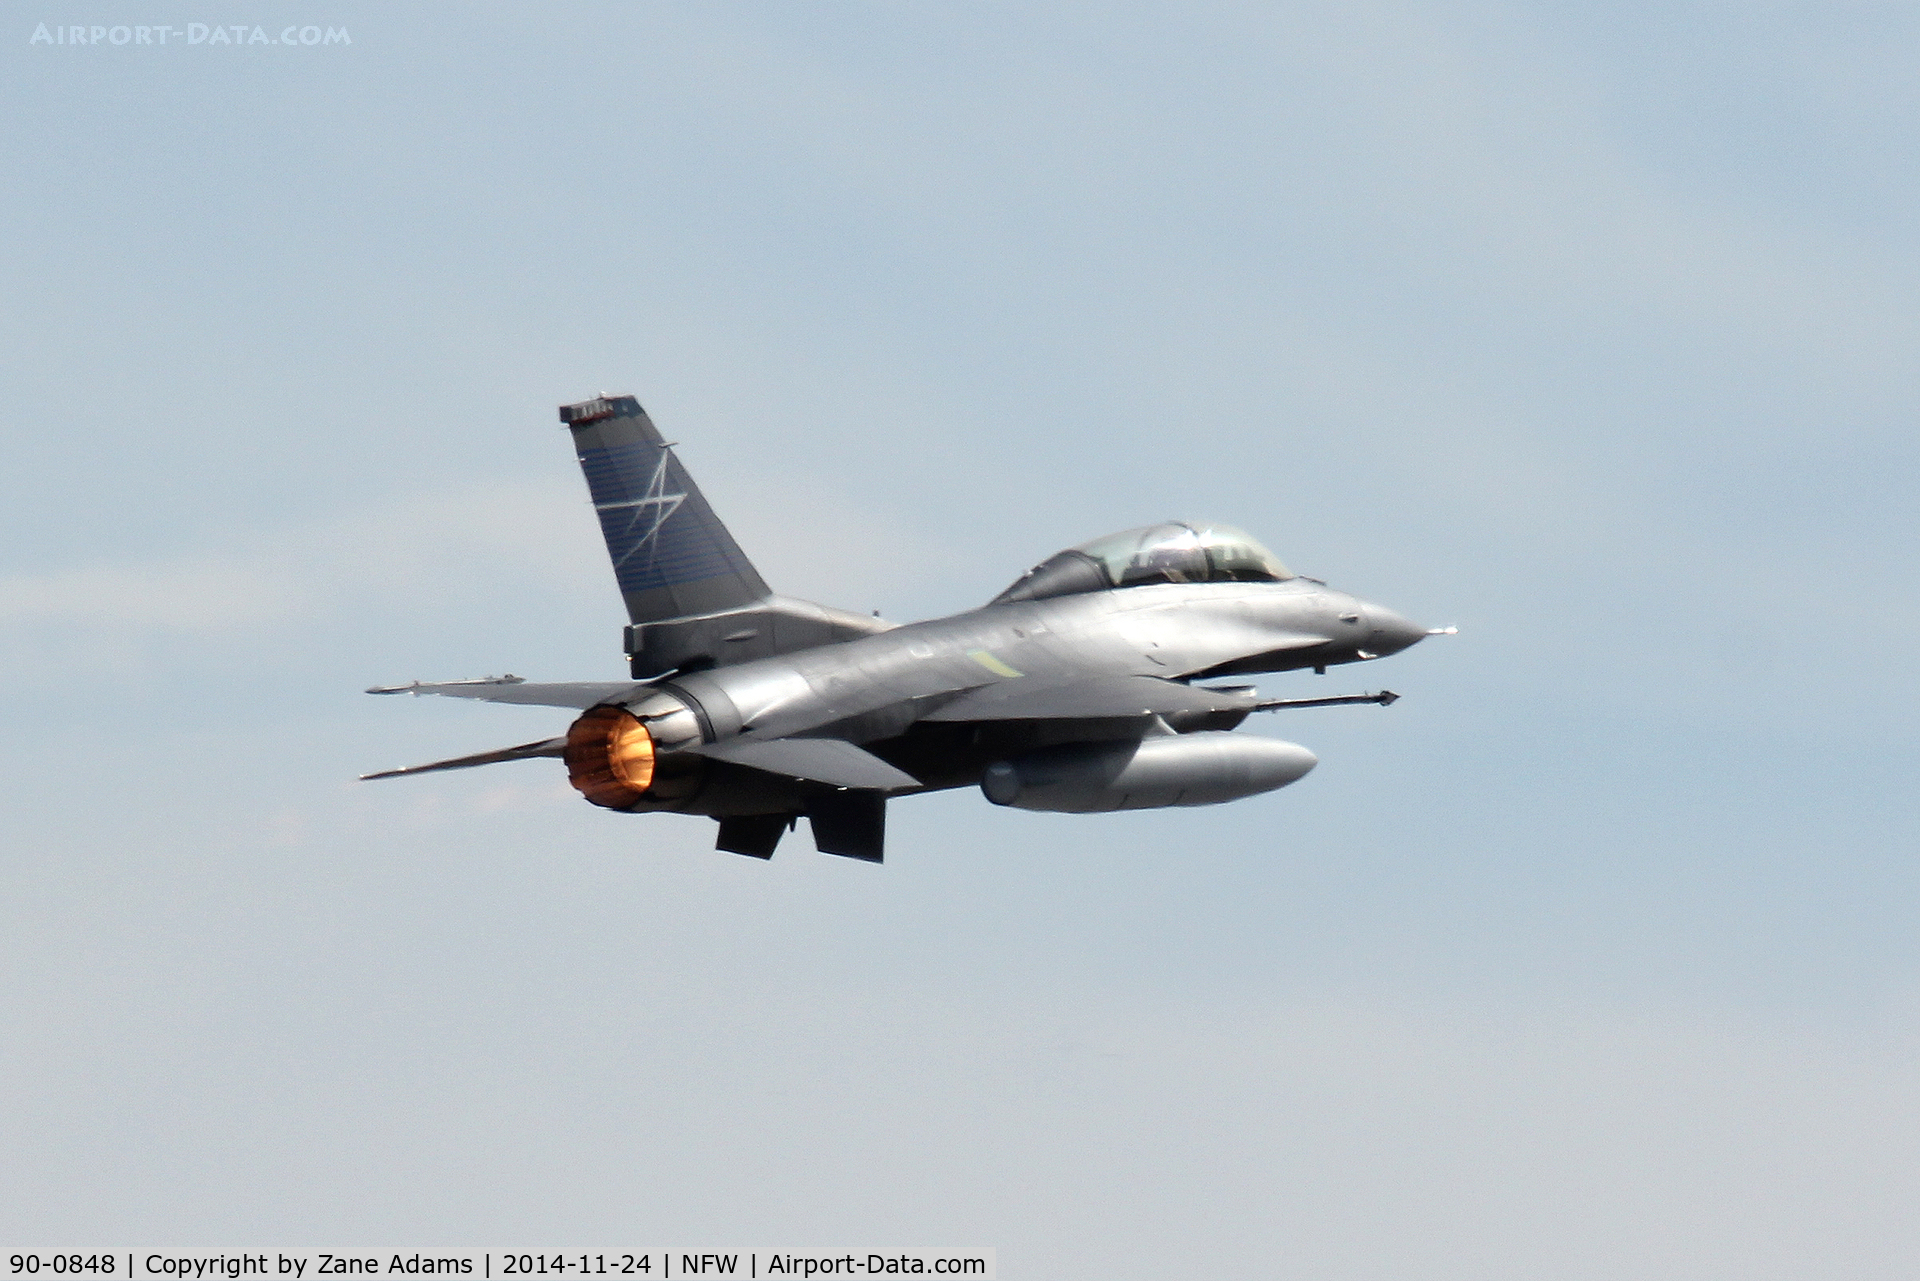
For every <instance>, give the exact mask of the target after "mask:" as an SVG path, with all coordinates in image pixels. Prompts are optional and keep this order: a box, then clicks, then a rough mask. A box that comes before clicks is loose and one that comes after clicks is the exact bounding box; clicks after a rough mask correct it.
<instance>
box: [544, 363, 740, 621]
mask: <svg viewBox="0 0 1920 1281" xmlns="http://www.w3.org/2000/svg"><path fill="white" fill-rule="evenodd" d="M560 421H561V422H563V423H565V424H566V425H567V426H568V428H569V429H570V430H571V431H572V433H573V447H574V451H575V452H576V453H577V454H579V456H580V470H581V471H582V472H584V473H586V477H587V489H588V491H589V492H591V493H592V495H593V509H594V511H595V512H596V513H597V514H598V515H599V517H600V532H601V533H602V534H604V535H605V536H606V540H607V554H608V555H609V556H611V557H612V558H613V572H614V577H615V578H616V579H618V580H619V583H620V595H621V596H622V597H623V598H625V600H626V603H627V616H628V617H629V618H630V619H632V620H633V621H634V622H635V623H655V622H660V621H662V620H664V619H669V618H684V617H686V616H688V615H690V614H712V613H717V612H719V611H722V610H730V609H738V608H740V607H741V606H744V605H750V604H753V603H755V602H757V601H761V600H764V599H766V597H767V596H768V595H769V593H768V591H767V584H766V582H765V581H764V580H763V579H762V578H761V577H760V574H759V572H758V571H757V570H755V569H754V567H753V563H752V562H751V561H749V560H748V559H747V557H746V554H745V553H744V552H742V551H741V550H740V545H739V544H738V543H736V542H734V541H733V535H732V534H729V533H728V532H727V527H726V526H725V525H723V524H721V523H720V518H719V517H718V516H715V515H714V514H713V508H711V507H709V506H707V500H706V498H705V497H704V496H702V495H701V493H700V487H699V486H698V485H696V484H694V483H693V478H692V477H690V476H688V475H687V470H686V468H684V467H682V466H681V465H680V460H679V459H678V458H675V457H674V456H673V449H672V447H671V446H670V445H668V444H667V442H666V441H665V440H663V439H662V438H661V436H660V433H659V431H658V430H657V429H656V428H655V427H654V425H653V420H652V419H650V418H648V417H647V411H646V410H644V409H642V408H640V402H639V401H637V400H635V399H634V398H633V397H632V396H603V397H601V398H599V399H597V400H588V401H583V402H582V403H580V404H578V405H562V406H561V407H560Z"/></svg>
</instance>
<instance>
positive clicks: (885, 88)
mask: <svg viewBox="0 0 1920 1281" xmlns="http://www.w3.org/2000/svg"><path fill="white" fill-rule="evenodd" d="M43 20H44V21H46V22H47V23H49V24H50V25H60V24H67V23H72V24H92V23H102V24H109V23H118V22H133V21H136V20H137V21H141V22H148V23H155V24H159V23H171V24H172V25H174V26H176V27H180V28H184V27H185V25H186V24H187V23H188V22H190V21H206V22H215V21H218V22H225V23H242V22H244V23H247V24H257V25H259V26H261V27H262V28H263V29H264V30H265V31H267V32H270V33H276V34H277V33H278V32H279V30H281V29H282V28H283V27H285V26H286V24H287V23H290V22H293V23H307V22H313V23H319V24H323V25H329V26H339V27H344V28H346V29H347V30H348V31H349V33H350V35H351V40H352V43H351V45H333V46H321V47H294V48H284V47H278V46H250V47H249V46H242V47H232V46H226V47H217V46H213V45H211V44H207V45H186V44H182V43H181V42H180V39H179V38H178V37H176V38H175V40H174V41H173V42H172V43H170V44H169V45H168V46H166V47H164V48H162V47H158V46H145V47H141V46H135V45H132V44H129V45H127V46H124V47H114V46H111V45H101V46H98V47H95V46H85V47H78V48H76V47H70V46H69V47H47V46H45V45H34V44H32V43H31V42H30V38H31V36H32V34H33V29H34V25H35V24H36V23H37V22H40V21H43ZM0 34H4V35H5V38H6V40H7V41H8V42H10V43H8V44H6V46H5V47H6V49H7V52H6V54H5V57H4V62H0V111H3V112H4V120H5V130H4V138H5V143H4V146H5V152H4V164H5V170H4V172H5V174H6V175H7V181H6V183H5V185H4V196H0V220H3V221H0V254H3V255H4V257H3V259H0V261H4V270H5V276H4V286H0V291H3V292H0V297H4V299H5V304H6V305H5V307H4V309H3V311H0V323H4V326H5V330H4V333H3V334H0V350H4V352H5V359H4V361H0V389H3V391H4V398H5V401H4V403H5V406H6V413H7V429H6V443H7V448H6V453H5V466H4V467H0V486H3V487H4V488H3V489H0V522H4V527H5V530H6V540H5V548H6V556H5V562H4V564H0V661H3V662H4V666H5V670H6V672H7V673H8V680H7V686H8V693H7V694H6V696H5V712H4V724H5V727H6V733H5V735H4V740H5V746H4V748H0V751H4V753H5V765H6V772H7V778H8V784H7V787H6V789H5V794H6V796H7V802H6V811H7V812H6V816H5V820H6V821H5V830H6V833H7V838H6V846H7V853H6V855H5V862H4V876H5V889H4V891H0V1237H4V1238H5V1239H7V1240H13V1241H28V1240H32V1241H37V1242H41V1243H45V1244H53V1245H61V1246H65V1247H68V1248H81V1247H87V1248H92V1247H104V1246H111V1245H121V1246H129V1245H141V1244H146V1243H149V1242H153V1243H165V1244H181V1245H188V1244H196V1245H197V1244H205V1245H208V1246H209V1247H210V1248H222V1247H224V1248H245V1247H248V1246H252V1247H255V1248H260V1247H264V1248H272V1247H274V1246H289V1247H292V1246H301V1247H305V1246H308V1245H314V1246H316V1247H326V1246H330V1245H333V1244H336V1243H345V1242H351V1243H371V1244H385V1243H398V1244H401V1245H403V1246H407V1247H412V1246H414V1245H420V1246H423V1247H425V1246H434V1245H440V1246H475V1247H478V1246H485V1245H495V1244H508V1245H514V1246H518V1247H525V1248H536V1247H537V1248H552V1247H556V1246H559V1245H572V1244H578V1243H588V1242H591V1243H593V1244H596V1245H597V1244H601V1243H606V1244H619V1243H627V1242H632V1241H644V1242H646V1243H648V1244H653V1245H658V1244H664V1243H686V1244H689V1245H704V1246H708V1247H711V1246H739V1247H750V1246H776V1245H778V1246H786V1245H789V1244H805V1245H821V1246H829V1247H835V1246H837V1247H843V1248H858V1249H864V1248H868V1247H874V1248H885V1247H923V1246H924V1247H930V1248H931V1247H944V1246H994V1247H997V1248H998V1250H999V1259H1000V1265H1001V1270H1002V1271H1001V1275H1003V1276H1006V1277H1019V1278H1026V1277H1047V1278H1121V1277H1129V1278H1130V1277H1138V1278H1160V1277H1167V1276H1174V1275H1181V1276H1188V1275H1192V1276H1199V1275H1206V1276H1220V1277H1241V1276H1245V1277H1263V1278H1264V1277H1288V1278H1292V1277H1298V1278H1311V1279H1314V1281H1321V1279H1329V1278H1331V1279H1339V1281H1361V1279H1367V1281H1371V1279H1375V1278H1378V1279H1379V1281H1437V1279H1442V1278H1446V1279H1451V1278H1459V1279H1461V1281H1486V1279H1506V1278H1512V1279H1513V1281H1523V1279H1524V1281H1534V1279H1536V1278H1541V1277H1553V1278H1593V1279H1595V1281H1617V1279H1618V1278H1621V1277H1635V1278H1660V1279H1663V1281H1664V1279H1666V1278H1675V1279H1692V1278H1740V1279H1741V1281H1763V1279H1767V1278H1789V1277H1790V1278H1796V1279H1801V1278H1815V1277H1835V1278H1847V1279H1848V1281H1858V1279H1864V1278H1910V1277H1912V1276H1913V1275H1915V1273H1916V1271H1917V1270H1920V1216H1917V1215H1916V1214H1915V1211H1914V1207H1915V1206H1916V1205H1920V946H1917V944H1916V938H1917V937H1920V935H1917V933H1916V930H1915V925H1914V917H1915V914H1916V911H1917V910H1920V892H1917V891H1920V871H1917V870H1916V854H1917V853H1920V840H1916V836H1920V833H1917V832H1916V827H1917V826H1920V825H1917V824H1916V822H1915V788H1914V783H1913V774H1914V771H1915V767H1916V764H1920V752H1916V750H1915V744H1914V725H1915V713H1916V706H1915V703H1916V698H1915V695H1916V684H1915V676H1914V672H1915V660H1916V633H1917V632H1920V605H1917V604H1916V597H1915V587H1916V574H1915V572H1914V567H1913V558H1914V553H1915V546H1916V534H1920V529H1917V528H1916V525H1917V524H1920V521H1917V520H1916V513H1917V512H1920V504H1916V500H1915V496H1914V481H1915V462H1916V454H1917V453H1920V446H1916V441H1915V433H1914V430H1913V418H1914V413H1915V409H1916V405H1917V404H1920V301H1916V300H1920V255H1917V254H1916V245H1917V244H1920V239H1917V232H1920V227H1917V226H1916V224H1917V223H1920V215H1917V214H1916V210H1920V169H1916V158H1917V156H1920V151H1917V150H1916V143H1920V137H1916V134H1920V79H1916V77H1915V75H1914V72H1913V68H1914V66H1915V61H1916V56H1920V16H1916V12H1915V10H1914V9H1913V8H1912V6H1910V5H1895V4H1845V3H1839V4H1836V3H1826V4H1819V5H1814V4H1796V3H1783V2H1781V3H1768V2H1759V3H1753V2H1749V3H1739V4H1734V3H1689V2H1687V0H1667V2H1666V3H1660V4H1630V3H1615V4H1585V5H1565V4H1532V5H1529V4H1499V3H1473V2H1471V0H1467V2H1456V3H1444V4H1443V3H1417V2H1394V0H1380V2H1372V0H1340V2H1338V3H1321V4H1270V5H1241V6H1234V5H1205V4H1203V5H1195V4H1182V5H1163V6H1142V5H1119V6H1115V5H1101V6H1094V5H1077V6H1076V5H1050V4H1047V5H1043V4H1022V5H1014V4H1003V3H980V2H972V0H969V2H966V3H958V2H956V3H948V4H930V3H894V4H877V3H876V4H804V5H770V4H727V5H690V4H618V5H616V4H607V5H591V4H559V5H547V6H540V7H538V8H537V9H535V8H532V7H520V6H513V7H509V6H486V5H479V6H474V5H460V6H454V5H445V6H412V7H410V8H408V9H406V10H405V11H404V12H402V11H397V10H396V7H395V6H391V5H375V4H366V3H350V2H347V0H333V2H332V3H330V6H329V7H325V8H321V9H299V8H290V7H288V6H286V5H285V4H283V3H280V2H279V0H274V2H273V3H269V4H266V5H264V6H261V7H259V8H258V9H257V10H247V9H245V8H241V9H229V10H226V11H222V12H214V11H211V10H209V11H206V12H204V13H196V12H185V11H182V12H167V11H162V10H152V11H150V12H141V13H134V12H132V11H129V10H124V9H110V8H106V7H101V6H99V5H98V4H95V3H91V0H88V2H86V3H77V4H75V5H74V6H72V7H70V8H68V9H64V10H60V9H56V10H48V11H46V12H44V13H41V12H16V14H15V16H14V17H13V18H12V19H10V21H9V26H8V27H7V28H6V29H5V31H4V32H0ZM602 390H604V391H608V392H633V393H635V394H637V395H638V396H639V397H640V399H641V401H642V402H643V403H644V404H646V405H647V406H648V408H649V409H650V410H651V411H652V412H653V414H654V416H655V418H656V419H657V421H658V422H659V423H660V424H661V425H662V427H663V429H664V430H665V431H666V432H667V434H668V436H669V438H670V439H675V440H678V441H680V442H681V443H682V449H681V453H682V456H683V458H684V459H685V460H686V462H687V464H688V465H689V467H690V468H691V469H692V470H693V472H694V474H695V475H696V476H697V477H698V478H699V479H700V481H701V482H702V484H703V486H704V487H705V489H706V491H707V494H708V496H709V497H710V498H711V499H712V501H713V503H714V505H715V506H716V508H717V509H718V510H719V511H720V512H721V514H722V515H723V516H724V517H725V518H726V519H727V520H728V521H729V522H730V523H731V524H732V526H733V528H734V531H735V533H736V535H737V536H738V537H739V540H740V542H741V543H742V545H743V546H744V547H745V548H746V550H747V551H748V553H749V554H750V555H751V556H753V557H754V558H755V560H756V561H757V562H758V563H759V565H760V567H761V569H762V570H763V572H764V573H765V574H766V576H767V578H768V579H769V580H770V581H772V582H773V583H774V584H775V585H776V587H778V588H780V589H781V590H784V591H787V592H789V593H791V594H795V595H800V596H807V597H812V598H816V599H820V600H823V601H826V602H829V603H832V604H836V605H840V606H844V607H848V608H853V609H880V610H883V611H884V612H885V613H886V614H887V615H888V616H890V617H895V618H901V619H908V618H918V617H927V616H932V615H936V614H943V613H948V612H951V611H954V610H958V609H963V608H968V607H971V606H973V605H976V604H978V603H980V602H981V601H983V600H985V599H986V598H987V597H989V596H991V595H992V594H993V593H994V592H996V591H998V590H999V589H1000V588H1001V587H1003V586H1004V585H1005V584H1006V583H1007V582H1008V581H1009V580H1011V579H1012V578H1013V577H1014V576H1015V575H1016V574H1018V573H1019V572H1020V571H1021V570H1023V569H1024V568H1026V567H1027V566H1028V565H1030V564H1032V563H1033V562H1035V561H1037V560H1039V559H1040V558H1042V557H1043V556H1045V555H1047V554H1049V553H1050V552H1052V551H1054V550H1056V549H1057V548H1059V547H1061V546H1065V545H1067V544H1070V543H1074V542H1078V541H1081V540H1083V539H1086V538H1089V537H1092V536H1095V535H1098V534H1101V533H1104V532H1107V531H1109V530H1113V529H1117V528H1122V527H1125V526H1129V525H1136V524H1141V523H1145V522H1147V521H1151V520H1158V519H1165V518H1168V517H1173V516H1185V517H1197V518H1211V519H1216V520H1225V521H1231V522H1233V523H1236V524H1240V525H1243V526H1246V527H1247V528H1249V529H1252V530H1253V531H1255V532H1256V533H1257V534H1258V535H1260V536H1261V537H1262V538H1263V539H1264V540H1265V541H1267V542H1268V543H1269V544H1270V545H1272V546H1273V547H1274V549H1275V550H1276V551H1277V552H1279V554H1280V555H1281V556H1282V557H1283V558H1284V559H1285V560H1287V561H1288V562H1289V563H1290V564H1292V565H1293V566H1294V567H1295V568H1296V569H1298V570H1300V571H1302V572H1305V573H1310V574H1314V575H1316V576H1319V577H1323V578H1326V579H1329V580H1331V581H1332V582H1333V583H1334V584H1336V585H1337V586H1340V587H1343V588H1347V589H1349V590H1352V591H1355V592H1357V593H1359V594H1360V595H1363V596H1367V597H1369V598H1372V599H1376V600H1379V601H1382V602H1384V603H1386V604H1389V605H1392V606H1394V607H1395V608H1398V609H1401V610H1402V611H1404V612H1406V613H1408V614H1409V615H1411V616H1412V617H1415V618H1418V619H1420V620H1422V621H1424V622H1427V623H1429V624H1434V625H1440V624H1447V623H1457V624H1458V625H1459V626H1460V628H1461V634H1460V635H1459V636H1458V637H1457V638H1455V639H1452V640H1447V641H1436V642H1432V643H1428V644H1425V645H1422V646H1420V647H1419V648H1417V649H1415V650H1413V651H1410V652H1408V653H1407V654H1405V655H1402V656H1399V657H1397V658H1394V659H1392V660H1390V661H1389V662H1386V663H1383V664H1380V665H1379V666H1378V667H1376V668H1373V669H1359V670H1348V671H1336V672H1335V673H1334V674H1331V675H1329V676H1327V677H1325V678H1316V677H1312V676H1310V675H1303V676H1289V677H1285V678H1272V679H1269V680H1268V681H1267V682H1266V683H1265V684H1266V688H1267V689H1269V690H1270V691H1272V692H1274V693H1276V694H1308V693H1316V694H1317V693H1336V692H1349V691H1353V690H1358V689H1362V688H1377V687H1379V686H1380V685H1382V684H1385V685H1388V686H1391V687H1392V688H1394V689H1397V690H1399V691H1401V692H1402V693H1403V694H1404V695H1405V696H1406V697H1405V699H1404V701H1403V702H1401V703H1400V704H1399V705H1397V706H1395V707H1393V708H1392V709H1390V710H1385V711H1382V710H1378V709H1373V708H1344V709H1331V710H1326V711H1315V712H1302V713H1296V714H1292V715H1291V716H1290V717H1289V718H1287V719H1285V720H1284V721H1282V720H1281V719H1280V718H1275V719H1273V720H1269V721H1264V722H1262V723H1261V724H1260V725H1258V726H1257V727H1255V728H1257V729H1258V731H1259V732H1262V733H1272V734H1279V735H1283V736H1285V737H1289V738H1293V739H1297V740H1298V741H1301V742H1304V743H1306V744H1307V745H1308V746H1310V747H1312V748H1313V749H1314V750H1315V751H1316V752H1317V753H1319V755H1320V757H1321V760H1322V764H1321V766H1320V768H1319V769H1318V770H1317V771H1316V772H1315V773H1314V774H1313V775H1312V776H1311V777H1309V778H1308V779H1306V780H1305V781H1303V782H1302V783H1300V784H1299V785H1298V786H1295V787H1293V788H1289V789H1287V790H1286V791H1283V792H1280V793H1276V794H1274V795H1271V796H1267V797H1262V798H1258V799H1255V800H1251V801H1247V802H1242V803H1240V804H1237V805H1233V806H1228V807H1222V808H1217V809H1209V810H1196V811H1176V812H1163V813H1153V814H1140V815H1129V816H1100V817H1065V816H1037V815H1027V814H1021V813H1015V812H1011V811H1003V810H999V809H996V808H994V807H993V806H991V805H989V804H987V803H986V802H985V800H984V799H983V798H981V797H980V796H979V795H978V794H977V793H972V792H966V793H951V794H946V795H942V796H937V797H930V798H923V799H918V800H914V801H911V802H907V803H904V804H901V805H897V806H895V807H894V811H893V821H892V829H891V848H890V852H889V859H888V862H887V863H886V865H885V866H883V867H869V866H865V865H859V864H854V863H850V862H848V861H846V860H841V859H834V858H828V857H825V856H821V855H818V854H816V853H814V852H813V851H812V850H810V849H809V848H807V843H806V842H805V841H804V840H791V841H789V843H788V844H787V846H786V848H784V849H783V850H782V851H781V852H780V855H779V856H778V857H777V858H776V859H775V860H774V861H773V862H772V863H771V864H760V863H758V862H755V861H752V860H747V859H741V858H737V857H733V856H728V855H722V854H716V853H713V852H711V850H710V848H709V847H710V845H711V841H712V825H711V823H710V822H708V821H707V820H704V819H690V818H677V817H668V816H658V817H648V818H638V817H629V816H625V815H610V814H608V813H605V812H601V811H597V810H594V809H593V808H592V807H590V806H588V805H586V804H585V803H584V802H582V801H581V800H580V799H579V798H578V797H577V796H576V795H575V794H574V793H572V792H571V791H570V790H569V789H568V787H567V786H566V784H565V781H564V778H563V776H562V774H561V772H560V771H559V770H558V769H557V768H556V767H554V766H553V765H552V763H551V762H530V763H518V764H512V765H503V766H497V767H493V768H490V769H487V770H478V771H473V772H470V773H465V774H452V775H445V776H438V777H430V778H423V779H407V780H399V781H395V782H390V783H380V784H361V783H358V782H356V781H354V776H355V775H356V774H358V773H360V772H362V771H365V770H369V769H376V768H383V767H389V766H394V765H400V764H405V763H410V762H415V761H420V760H428V759H433V758H435V757H439V756H447V755H455V754H461V753H464V752H469V751H478V750H483V749H486V748H491V747H497V746H504V745H507V744H510V743H516V742H523V741H526V740H528V739H530V738H537V737H542V736H545V735H547V734H550V733H553V732H557V730H558V729H559V728H560V727H561V726H562V725H563V724H564V722H565V719H566V714H565V713H563V712H554V711H546V710H539V709H525V708H501V707H490V706H465V705H460V704H455V703H450V702H443V701H440V700H430V699H421V700H391V699H370V698H365V697H363V696H361V695H360V694H359V693H358V691H359V690H360V689H361V688H362V687H364V686H366V685H370V684H374V683H380V682H387V681H396V680H406V679H408V678H410V677H420V678H424V679H432V678H454V677H463V676H476V675H481V674H485V673H488V672H499V671H503V670H510V671H514V672H518V673H521V674H523V675H527V676H530V677H536V678H547V679H595V678H599V679H604V678H608V677H613V676H617V675H618V674H619V673H620V670H621V668H620V653H619V626H620V623H621V622H622V621H623V619H622V616H621V612H620V607H619V601H618V598H617V596H616V594H615V592H614V590H613V585H612V582H611V574H610V573H609V571H608V569H607V567H606V564H605V560H604V553H603V552H602V550H601V548H600V546H599V543H598V537H597V533H596V531H595V529H594V527H593V522H592V519H591V512H590V510H589V508H588V507H587V505H586V502H585V491H584V487H583V485H582V484H581V482H580V479H579V476H578V473H577V471H576V469H575V465H574V462H573V459H572V457H571V454H570V452H569V449H568V442H567V439H566V435H565V433H564V431H563V430H562V429H561V428H560V427H559V425H558V424H557V423H556V421H555V419H554V412H553V407H554V406H555V405H557V404H559V403H561V402H563V401H570V400H576V399H580V398H582V397H585V396H587V395H590V394H592V393H594V392H597V391H602Z"/></svg>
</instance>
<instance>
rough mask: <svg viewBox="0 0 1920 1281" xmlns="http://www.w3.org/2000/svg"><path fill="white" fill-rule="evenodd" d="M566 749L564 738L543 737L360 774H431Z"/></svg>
mask: <svg viewBox="0 0 1920 1281" xmlns="http://www.w3.org/2000/svg"><path fill="white" fill-rule="evenodd" d="M566 750H567V740H566V739H564V738H543V739H541V740H540V741H539V742H537V743H522V744H520V746H518V747H503V748H501V749H500V750H499V751H497V752H481V753H479V754H478V755H475V756H456V757H454V758H453V759H452V760H450V761H434V762H433V763H432V764H429V765H409V766H407V767H406V768H405V769H389V770H381V771H380V772H379V773H378V774H362V775H361V776H360V777H361V778H362V779H371V778H399V777H400V776H401V775H402V774H431V773H433V772H434V771H435V770H443V769H471V768H472V767H473V766H475V765H492V764H495V763H496V762H499V761H530V760H532V759H533V758H534V757H536V756H561V755H564V754H565V752H566Z"/></svg>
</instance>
